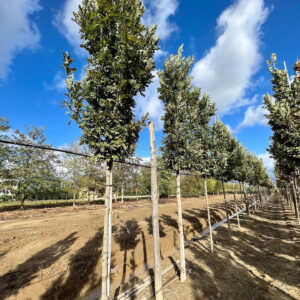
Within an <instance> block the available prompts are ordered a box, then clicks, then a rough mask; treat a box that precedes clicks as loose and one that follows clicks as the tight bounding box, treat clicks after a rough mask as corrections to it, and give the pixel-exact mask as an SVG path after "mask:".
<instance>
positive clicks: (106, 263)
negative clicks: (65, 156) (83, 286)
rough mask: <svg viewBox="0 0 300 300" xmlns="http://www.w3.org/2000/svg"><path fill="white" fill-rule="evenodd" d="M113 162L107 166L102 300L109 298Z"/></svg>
mask: <svg viewBox="0 0 300 300" xmlns="http://www.w3.org/2000/svg"><path fill="white" fill-rule="evenodd" d="M112 166H113V163H112V162H108V163H107V166H106V188H105V213H104V228H103V247H102V289H101V300H108V299H109V292H110V291H109V287H110V256H111V213H112Z"/></svg>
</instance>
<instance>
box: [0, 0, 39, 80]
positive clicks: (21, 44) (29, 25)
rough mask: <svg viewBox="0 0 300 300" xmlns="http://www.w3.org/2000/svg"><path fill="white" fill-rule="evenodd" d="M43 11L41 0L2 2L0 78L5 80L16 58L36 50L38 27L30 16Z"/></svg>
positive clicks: (0, 18) (0, 19)
mask: <svg viewBox="0 0 300 300" xmlns="http://www.w3.org/2000/svg"><path fill="white" fill-rule="evenodd" d="M40 9H41V7H40V5H39V0H10V1H5V0H2V1H0V41H1V42H0V78H1V79H5V78H6V76H7V74H8V72H9V70H10V66H11V64H12V61H13V58H14V56H15V55H16V54H17V53H18V52H20V51H22V50H24V49H30V50H35V49H36V48H37V47H38V45H39V41H40V33H39V30H38V28H37V25H36V24H35V23H34V22H33V21H32V20H30V15H32V14H34V13H35V12H37V11H39V10H40Z"/></svg>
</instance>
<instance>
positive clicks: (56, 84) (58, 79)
mask: <svg viewBox="0 0 300 300" xmlns="http://www.w3.org/2000/svg"><path fill="white" fill-rule="evenodd" d="M43 85H44V87H45V88H46V89H47V90H56V91H58V92H61V91H64V90H65V88H66V83H65V78H64V77H63V75H62V72H57V73H56V75H55V76H54V78H53V80H52V82H51V83H46V82H44V83H43Z"/></svg>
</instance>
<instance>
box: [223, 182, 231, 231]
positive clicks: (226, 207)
mask: <svg viewBox="0 0 300 300" xmlns="http://www.w3.org/2000/svg"><path fill="white" fill-rule="evenodd" d="M222 189H223V195H224V203H225V211H226V218H227V226H228V230H230V219H229V212H228V204H227V201H226V193H225V186H224V180H222Z"/></svg>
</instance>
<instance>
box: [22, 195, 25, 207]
mask: <svg viewBox="0 0 300 300" xmlns="http://www.w3.org/2000/svg"><path fill="white" fill-rule="evenodd" d="M24 202H25V195H22V196H21V209H24Z"/></svg>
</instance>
